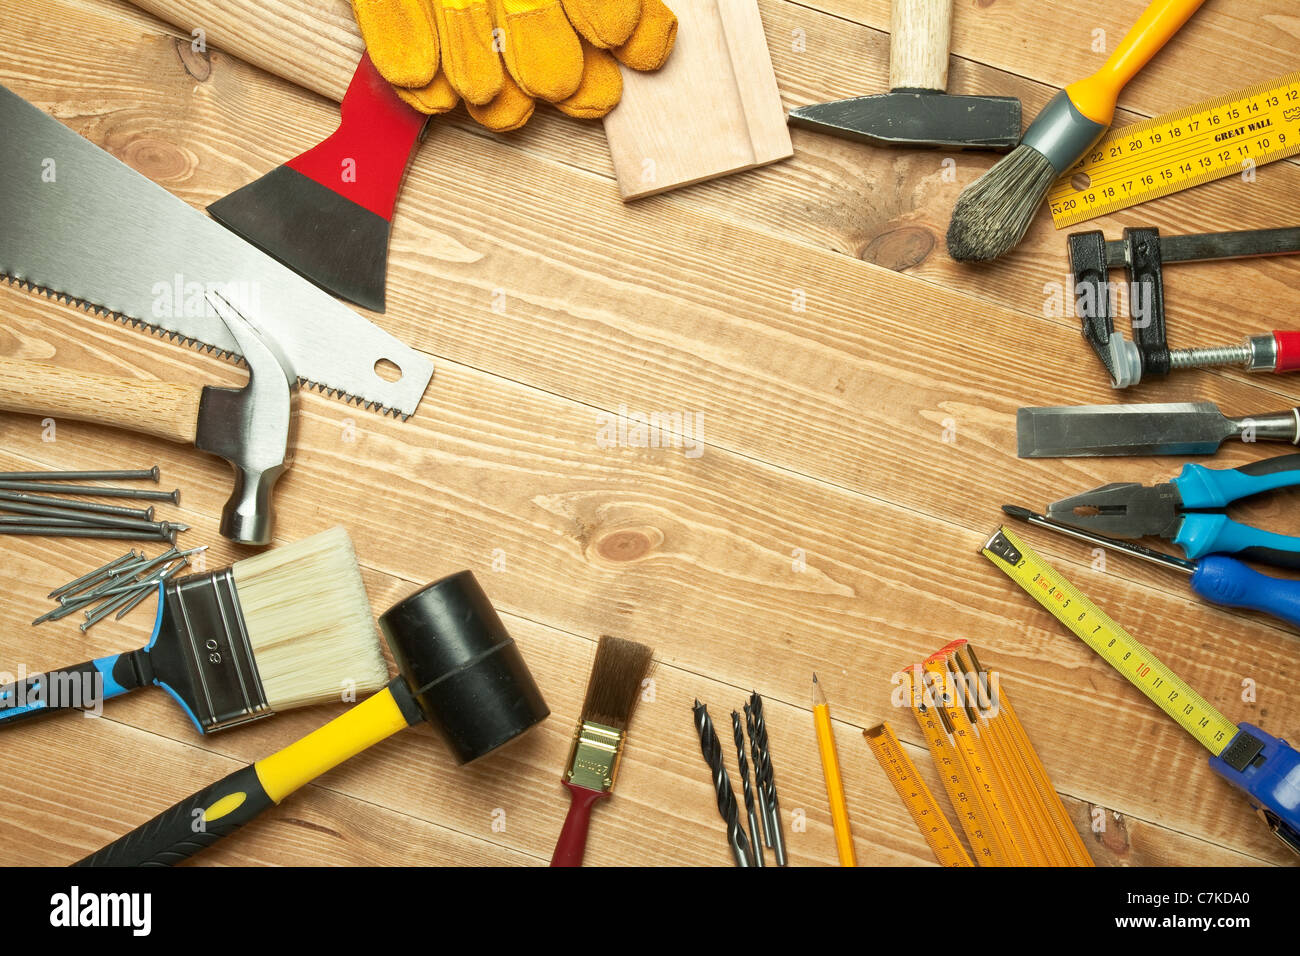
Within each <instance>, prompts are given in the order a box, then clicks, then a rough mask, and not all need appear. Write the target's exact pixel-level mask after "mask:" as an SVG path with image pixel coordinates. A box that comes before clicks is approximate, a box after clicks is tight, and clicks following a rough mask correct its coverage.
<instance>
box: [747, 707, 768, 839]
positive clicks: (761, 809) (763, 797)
mask: <svg viewBox="0 0 1300 956" xmlns="http://www.w3.org/2000/svg"><path fill="white" fill-rule="evenodd" d="M745 727H746V728H747V729H748V730H749V749H750V753H752V754H753V755H754V786H756V787H757V788H758V816H759V819H761V820H762V821H763V846H765V847H767V848H768V849H769V850H770V849H771V848H772V815H771V814H770V813H768V812H767V790H766V789H764V787H763V776H762V773H761V772H760V769H759V768H761V767H762V766H763V752H762V751H761V750H759V749H758V734H757V733H756V732H755V731H754V712H753V710H752V709H751V708H750V706H749V704H745Z"/></svg>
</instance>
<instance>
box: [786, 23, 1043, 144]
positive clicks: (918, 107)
mask: <svg viewBox="0 0 1300 956" xmlns="http://www.w3.org/2000/svg"><path fill="white" fill-rule="evenodd" d="M951 35H952V0H894V7H893V14H892V16H891V24H890V40H889V86H890V91H889V92H888V93H879V94H877V95H875V96H854V97H851V98H849V99H846V100H835V101H833V102H830V103H817V104H814V105H812V106H801V107H799V108H798V109H795V110H791V111H790V117H789V122H790V125H791V126H803V127H807V128H809V129H814V130H818V131H819V132H823V133H830V134H831V135H833V136H842V137H844V138H845V139H853V140H858V141H860V142H865V143H870V144H872V145H874V146H913V147H917V146H931V147H937V148H944V149H991V150H997V151H1000V152H1006V151H1007V150H1010V149H1014V148H1015V147H1016V145H1017V144H1018V143H1019V142H1020V100H1018V99H1016V98H1015V97H1013V96H952V95H949V94H948V93H945V92H944V90H946V89H947V87H948V41H949V38H950V37H951Z"/></svg>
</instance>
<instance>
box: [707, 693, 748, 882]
mask: <svg viewBox="0 0 1300 956" xmlns="http://www.w3.org/2000/svg"><path fill="white" fill-rule="evenodd" d="M692 710H693V711H694V712H695V730H696V733H698V734H699V735H700V751H701V752H702V753H703V754H704V762H705V763H707V764H708V765H709V769H710V770H711V771H712V772H713V789H714V791H716V793H717V796H718V813H720V814H722V819H723V820H724V821H725V822H726V824H727V843H728V844H730V846H731V853H732V856H734V857H735V858H736V866H753V859H752V857H751V856H750V850H749V841H748V840H747V839H746V838H745V828H744V827H743V826H741V823H740V807H739V806H738V805H737V804H736V794H735V792H734V791H733V790H732V789H731V778H730V777H728V776H727V768H726V765H725V764H724V763H723V762H722V744H721V742H719V740H718V734H717V732H716V731H715V730H714V729H713V721H712V720H710V719H709V711H708V708H706V707H705V706H704V705H703V704H701V703H700V702H699V701H698V700H697V701H696V702H695V706H694V707H693V708H692Z"/></svg>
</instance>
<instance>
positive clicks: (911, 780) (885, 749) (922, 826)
mask: <svg viewBox="0 0 1300 956" xmlns="http://www.w3.org/2000/svg"><path fill="white" fill-rule="evenodd" d="M862 736H863V737H865V738H866V739H867V746H869V747H870V748H871V752H872V753H873V754H874V755H875V757H876V760H877V761H878V762H879V763H880V768H881V769H882V770H884V771H885V776H886V777H888V778H889V782H890V783H891V784H893V786H894V790H895V791H896V792H897V793H898V796H899V798H900V799H901V800H902V801H903V805H904V806H905V807H907V811H908V813H910V814H911V815H912V819H913V820H914V821H915V822H916V826H917V829H919V830H920V831H921V836H923V837H924V838H925V842H926V843H927V844H929V846H930V849H931V850H932V851H933V852H934V856H935V859H937V860H938V861H939V865H940V866H974V865H975V864H974V863H973V862H972V861H971V858H970V856H969V855H968V854H967V853H966V850H965V848H963V847H962V845H961V842H960V841H959V840H958V839H957V831H956V830H955V829H953V825H952V824H951V823H949V822H948V817H947V816H946V815H945V814H944V812H943V809H942V808H941V807H940V806H939V804H938V802H937V801H936V800H935V799H934V794H933V793H932V792H931V791H930V788H929V787H927V786H926V785H925V781H924V780H922V779H921V775H920V774H919V773H918V772H917V769H916V764H914V763H913V762H912V758H910V757H909V756H908V755H907V751H905V750H904V749H903V745H902V744H901V743H900V742H899V740H898V737H897V736H895V734H894V730H893V728H892V727H890V726H889V724H888V723H882V724H880V725H879V726H877V727H871V728H869V729H867V730H864V731H863V732H862Z"/></svg>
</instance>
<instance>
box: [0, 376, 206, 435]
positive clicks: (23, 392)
mask: <svg viewBox="0 0 1300 956" xmlns="http://www.w3.org/2000/svg"><path fill="white" fill-rule="evenodd" d="M202 394H203V388H202V386H200V385H173V384H171V383H169V382H147V381H144V380H142V379H124V378H109V377H107V376H103V375H93V374H91V373H89V372H78V371H74V370H72V369H66V368H55V367H54V366H52V365H42V364H40V363H38V362H20V361H18V360H17V359H11V358H2V357H0V410H2V411H7V412H22V413H25V414H29V415H49V416H51V417H54V418H60V417H62V418H70V419H73V420H74V421H80V422H98V423H101V424H104V425H116V426H117V427H119V428H125V429H127V430H128V431H133V432H139V433H140V434H142V435H153V436H155V437H156V438H165V439H167V440H168V441H174V442H181V443H182V444H186V445H192V444H194V438H195V432H196V429H197V428H198V418H199V399H200V398H201V396H202Z"/></svg>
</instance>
